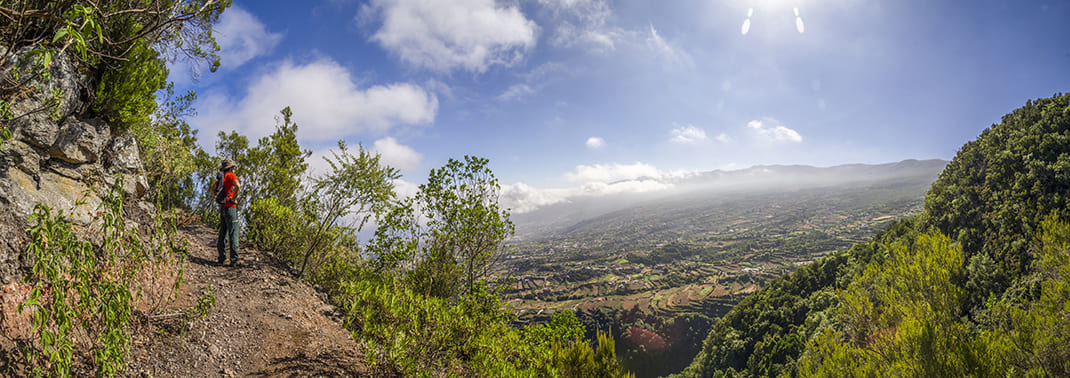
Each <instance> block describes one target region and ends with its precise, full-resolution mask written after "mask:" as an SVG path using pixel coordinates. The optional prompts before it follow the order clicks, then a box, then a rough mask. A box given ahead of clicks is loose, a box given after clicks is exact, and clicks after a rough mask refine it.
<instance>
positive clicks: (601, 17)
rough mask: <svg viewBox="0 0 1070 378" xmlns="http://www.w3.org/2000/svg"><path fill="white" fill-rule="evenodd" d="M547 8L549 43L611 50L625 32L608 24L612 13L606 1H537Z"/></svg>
mask: <svg viewBox="0 0 1070 378" xmlns="http://www.w3.org/2000/svg"><path fill="white" fill-rule="evenodd" d="M539 4H540V5H542V6H544V7H546V8H547V9H549V10H550V13H551V14H552V16H553V20H552V21H551V22H550V23H548V24H550V25H553V31H552V33H551V34H552V37H551V39H550V41H551V43H553V44H554V45H557V46H563V47H575V46H579V47H588V48H593V49H595V50H596V51H613V50H614V49H616V42H617V41H619V40H620V39H621V38H623V37H624V35H625V34H627V33H625V32H624V31H622V30H621V29H619V28H616V27H611V26H608V25H607V23H606V21H607V20H608V19H609V18H610V16H612V15H613V12H612V10H610V9H609V3H608V2H607V1H606V0H539Z"/></svg>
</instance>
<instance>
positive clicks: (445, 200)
mask: <svg viewBox="0 0 1070 378" xmlns="http://www.w3.org/2000/svg"><path fill="white" fill-rule="evenodd" d="M487 163H488V160H487V159H484V158H479V157H471V156H465V158H464V162H461V161H458V160H454V159H450V160H449V162H447V163H446V165H445V166H443V167H442V168H439V169H435V170H432V171H431V174H430V176H429V177H428V180H427V184H423V185H420V191H419V193H418V194H417V195H416V197H414V198H410V199H407V200H405V201H404V202H403V203H402V204H401V205H400V206H398V207H395V208H394V209H393V210H392V211H391V213H390V214H388V215H387V217H386V218H385V219H384V221H383V223H382V224H381V225H380V228H379V229H378V230H377V231H376V237H375V240H374V241H373V242H372V245H371V246H370V247H369V249H370V251H371V252H372V253H373V254H375V255H376V257H377V258H378V260H379V265H380V268H386V267H392V268H395V269H399V270H401V269H406V268H407V269H408V274H409V278H410V279H411V280H412V283H413V284H414V285H415V289H416V290H418V291H421V292H423V293H425V294H430V295H434V296H438V297H451V296H458V295H463V294H465V293H468V292H470V291H472V290H473V288H475V286H476V285H477V284H478V283H479V282H480V281H481V280H482V279H484V278H486V276H487V274H488V273H489V270H490V268H491V267H492V266H493V264H494V262H495V261H497V259H498V258H499V257H500V256H501V255H502V253H503V252H504V251H505V239H506V238H507V237H509V236H510V235H512V234H513V230H514V227H513V223H512V222H511V221H510V220H509V212H508V210H502V209H501V208H499V207H498V195H499V192H500V190H501V187H500V186H499V185H498V179H496V178H495V177H494V174H493V173H492V172H491V170H490V168H488V167H487ZM402 264H408V265H407V266H404V267H403V266H402Z"/></svg>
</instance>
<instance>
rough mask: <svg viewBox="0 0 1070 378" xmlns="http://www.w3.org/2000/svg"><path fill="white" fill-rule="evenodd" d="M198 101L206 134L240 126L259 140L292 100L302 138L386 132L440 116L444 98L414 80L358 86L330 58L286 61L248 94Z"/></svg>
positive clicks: (200, 126)
mask: <svg viewBox="0 0 1070 378" xmlns="http://www.w3.org/2000/svg"><path fill="white" fill-rule="evenodd" d="M198 102H199V105H198V106H197V108H198V109H200V114H199V115H198V116H197V117H195V118H194V119H193V120H192V121H193V122H192V123H193V126H194V127H195V128H197V129H200V130H201V132H202V133H205V135H215V133H216V132H217V131H220V130H223V131H230V130H236V131H238V132H239V133H240V134H242V135H245V136H247V137H249V139H250V140H256V139H257V138H260V137H262V136H265V135H268V134H270V133H271V132H272V131H273V130H274V128H275V121H274V119H275V116H276V115H277V114H278V112H279V110H281V109H282V108H283V107H286V106H290V108H291V110H293V114H294V116H293V117H294V121H295V122H297V124H298V125H299V126H300V128H299V129H298V131H297V133H298V134H297V136H298V138H300V139H302V140H309V141H332V140H338V139H346V138H347V137H349V136H353V135H358V134H382V133H385V132H386V131H388V130H390V129H392V128H394V127H397V126H399V125H425V124H429V123H431V122H433V121H434V119H435V113H436V112H437V110H438V100H437V99H436V98H435V96H434V95H433V94H430V93H428V92H427V91H426V90H424V89H423V88H421V87H420V86H417V85H413V84H408V83H394V84H387V85H375V86H372V87H369V88H358V87H357V85H356V84H355V83H354V81H353V78H352V77H351V75H350V73H349V71H347V70H346V69H345V68H343V67H342V66H340V65H339V64H338V63H335V62H334V61H332V60H329V59H320V60H317V61H314V62H312V63H309V64H305V65H298V64H294V63H293V62H289V61H287V62H283V63H281V64H280V65H279V66H278V67H276V68H275V69H274V70H272V71H270V72H268V73H266V74H264V75H263V76H260V77H259V78H257V79H255V80H253V82H252V84H250V85H249V87H248V88H247V89H246V92H245V95H244V97H242V98H240V99H237V100H235V99H231V98H229V97H227V96H224V95H221V94H208V95H207V96H205V97H204V98H202V99H201V100H200V101H198Z"/></svg>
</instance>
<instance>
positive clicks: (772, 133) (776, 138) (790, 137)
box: [747, 118, 802, 143]
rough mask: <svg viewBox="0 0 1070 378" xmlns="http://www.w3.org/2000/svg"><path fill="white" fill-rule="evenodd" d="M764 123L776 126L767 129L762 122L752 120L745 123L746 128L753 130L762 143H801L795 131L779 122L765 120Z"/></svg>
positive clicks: (800, 137)
mask: <svg viewBox="0 0 1070 378" xmlns="http://www.w3.org/2000/svg"><path fill="white" fill-rule="evenodd" d="M765 122H769V123H771V124H776V126H773V127H768V126H766V125H765V123H764V122H763V121H759V120H752V121H750V122H747V127H748V128H750V129H751V130H754V132H755V133H756V135H757V136H758V138H759V139H760V140H761V141H763V142H791V143H799V142H802V135H799V133H798V132H797V131H795V130H792V129H790V128H788V127H786V126H784V125H781V124H780V122H777V121H776V120H774V119H770V118H766V119H765Z"/></svg>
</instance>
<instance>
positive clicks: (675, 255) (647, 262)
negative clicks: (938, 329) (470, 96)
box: [496, 160, 946, 376]
mask: <svg viewBox="0 0 1070 378" xmlns="http://www.w3.org/2000/svg"><path fill="white" fill-rule="evenodd" d="M945 165H946V162H945V161H940V160H930V161H915V160H908V161H902V162H898V163H889V164H881V165H851V166H837V167H828V168H815V167H807V166H769V167H756V168H752V169H747V170H741V171H732V172H710V173H705V174H702V175H699V177H696V178H694V179H693V180H692V181H690V182H687V181H681V182H677V186H678V187H683V188H684V189H682V190H680V189H678V190H675V191H674V193H672V194H671V195H667V196H666V198H662V199H647V200H646V201H645V202H640V203H638V204H635V205H633V207H630V208H625V209H622V210H618V211H615V212H611V213H607V214H605V215H602V216H599V217H594V218H590V219H585V220H583V221H581V222H578V223H575V224H572V225H570V226H569V227H565V226H560V227H558V229H560V230H561V231H558V232H555V233H549V234H543V235H542V236H538V235H537V234H535V235H529V236H527V237H525V238H523V239H521V240H514V241H513V242H512V248H511V250H510V252H509V255H508V256H507V258H506V259H505V261H504V262H503V264H502V265H501V268H500V269H499V270H498V271H497V272H496V273H497V274H499V275H500V276H501V277H504V278H505V279H506V280H507V281H508V282H509V283H510V286H509V288H507V289H506V290H504V291H503V294H504V295H505V297H506V298H507V300H506V303H507V304H508V305H510V306H513V307H515V308H516V309H518V310H520V312H521V313H520V321H521V322H540V321H544V320H545V319H549V317H550V315H551V314H553V313H555V312H557V311H569V310H575V311H577V312H578V315H579V318H580V320H581V321H582V322H583V323H584V324H585V325H586V326H587V328H588V335H589V336H590V337H592V338H593V337H594V336H595V335H594V333H593V330H604V331H612V334H613V335H614V336H615V337H616V345H617V353H618V355H619V356H620V357H621V360H622V363H623V364H624V366H625V367H626V368H627V369H629V370H630V371H632V372H634V373H636V375H638V376H661V375H666V374H671V373H675V372H679V371H681V370H683V369H684V368H685V367H687V365H688V364H690V362H691V361H692V360H693V359H694V357H695V355H697V354H698V353H699V351H700V350H701V348H702V340H703V339H705V337H706V335H707V333H709V330H710V329H711V327H712V326H713V324H714V320H716V319H717V318H719V317H722V316H724V315H725V314H726V313H727V312H728V311H729V310H731V308H732V307H733V306H735V305H736V304H738V303H739V302H740V300H742V299H744V298H745V297H747V296H748V295H749V294H751V293H753V292H755V291H756V290H758V289H760V288H761V287H763V286H765V285H766V284H767V283H768V282H770V281H772V280H774V279H776V278H778V277H780V276H783V275H785V274H787V273H790V272H792V271H794V270H795V269H796V268H798V267H800V266H805V265H806V264H809V263H811V262H813V261H814V260H815V259H818V258H820V257H822V256H824V255H825V254H827V253H829V252H832V251H836V250H839V249H843V248H846V247H849V246H851V245H852V244H854V243H857V242H861V241H865V240H867V239H869V238H871V237H872V236H873V235H874V234H875V233H876V232H877V231H878V230H881V229H884V228H885V227H887V226H888V225H889V224H892V223H894V222H895V220H896V219H902V218H908V217H911V216H914V215H917V214H919V213H920V212H921V210H922V205H923V200H924V196H925V189H926V188H928V187H929V186H930V185H931V184H932V182H933V180H935V179H936V177H937V176H938V175H939V174H940V171H941V170H942V169H943V167H944V166H945ZM688 187H690V188H692V189H691V190H687V188H688ZM561 210H565V209H561ZM519 227H520V226H518V228H519Z"/></svg>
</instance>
